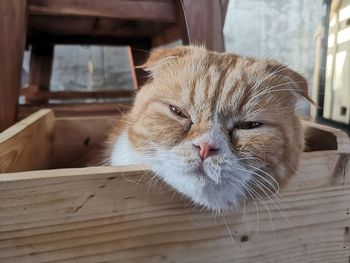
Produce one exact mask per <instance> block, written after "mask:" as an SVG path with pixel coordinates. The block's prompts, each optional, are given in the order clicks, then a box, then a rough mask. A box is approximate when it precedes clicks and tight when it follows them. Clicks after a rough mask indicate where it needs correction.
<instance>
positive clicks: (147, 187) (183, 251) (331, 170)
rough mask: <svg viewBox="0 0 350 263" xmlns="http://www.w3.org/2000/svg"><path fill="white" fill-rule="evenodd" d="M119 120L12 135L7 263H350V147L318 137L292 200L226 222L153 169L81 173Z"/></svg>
mask: <svg viewBox="0 0 350 263" xmlns="http://www.w3.org/2000/svg"><path fill="white" fill-rule="evenodd" d="M112 123H113V122H112V121H111V120H110V119H108V118H97V117H95V118H57V119H56V118H55V117H54V115H53V113H52V112H51V111H49V110H41V111H39V112H37V113H35V114H33V115H31V116H30V117H28V118H27V119H25V120H23V121H21V122H20V123H18V124H16V125H14V126H13V127H11V128H10V129H8V130H7V131H5V132H4V133H2V134H1V135H0V171H1V172H3V173H2V174H0V262H2V263H7V262H10V263H15V262H33V263H39V262H74V263H78V262H83V263H89V262H201V263H202V262H235V263H236V262H244V263H247V262H263V263H265V262H279V263H284V262H285V263H287V262H288V263H294V262H325V263H326V262H327V263H329V262H343V263H348V262H349V261H350V172H349V167H348V165H349V153H350V143H349V138H348V137H347V136H346V135H345V134H344V133H342V132H341V131H339V130H337V129H333V128H330V127H326V126H321V125H317V124H312V123H308V122H305V126H308V127H310V134H311V135H310V139H309V145H310V147H309V149H310V151H309V152H305V153H303V156H302V161H301V166H300V169H299V172H298V175H297V176H295V177H294V179H293V180H292V181H291V182H290V184H289V186H288V187H287V188H285V189H283V191H282V192H281V197H280V198H274V199H273V200H265V201H262V202H261V203H257V204H256V205H255V204H251V205H250V206H247V207H246V208H242V209H241V210H238V211H237V212H236V213H235V214H233V215H229V216H225V217H221V216H216V217H215V216H213V215H212V214H211V213H209V212H203V211H197V210H196V209H194V208H191V207H188V205H186V204H188V203H187V201H186V200H185V199H183V198H181V197H178V196H177V195H176V194H174V193H173V192H171V191H168V190H167V189H166V187H165V186H164V184H161V183H160V182H158V183H157V184H156V183H155V182H156V181H157V179H155V178H154V177H152V175H150V173H147V170H145V168H144V167H142V166H122V167H90V168H66V169H50V170H45V169H47V168H55V167H56V168H58V167H72V166H74V165H77V163H78V160H80V158H81V157H83V155H84V153H86V152H87V150H88V149H90V148H91V147H94V145H96V144H98V143H99V142H100V141H101V140H103V139H104V136H105V133H106V131H107V129H108V128H109V127H110V126H111V124H112Z"/></svg>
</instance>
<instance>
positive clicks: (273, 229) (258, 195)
mask: <svg viewBox="0 0 350 263" xmlns="http://www.w3.org/2000/svg"><path fill="white" fill-rule="evenodd" d="M252 183H253V182H252ZM253 185H255V184H254V183H253ZM255 186H257V187H258V188H259V186H258V185H255ZM248 187H250V186H249V185H248ZM250 189H251V190H252V191H253V192H254V193H255V194H256V197H257V198H258V201H259V202H260V204H262V205H263V206H264V207H265V209H266V211H267V214H268V216H269V219H270V224H271V228H272V231H273V232H274V233H275V227H274V224H273V218H272V213H271V211H270V209H269V208H268V206H267V205H266V203H265V201H264V200H263V197H262V196H261V195H260V194H259V193H258V192H257V191H256V190H255V189H254V188H253V187H250ZM262 191H263V192H264V190H262ZM264 193H265V192H264ZM265 194H266V193H265ZM266 197H267V198H269V196H268V195H267V194H266Z"/></svg>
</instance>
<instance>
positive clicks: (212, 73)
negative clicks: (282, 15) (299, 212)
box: [128, 47, 309, 212]
mask: <svg viewBox="0 0 350 263" xmlns="http://www.w3.org/2000/svg"><path fill="white" fill-rule="evenodd" d="M145 67H146V69H147V70H148V71H149V72H150V75H151V80H150V81H149V82H148V83H147V84H146V85H145V86H144V87H142V88H141V90H140V91H139V92H138V94H137V95H136V100H135V103H134V106H133V109H132V111H131V112H130V115H129V118H130V120H129V123H131V124H130V125H129V127H128V136H129V140H130V142H131V145H132V147H133V148H134V149H136V150H137V151H138V152H139V153H140V154H141V159H142V160H141V162H143V163H144V164H147V165H148V166H150V167H151V169H152V170H153V171H154V172H155V173H156V174H158V176H160V177H161V178H162V179H163V180H164V181H166V182H167V183H168V184H169V185H171V186H172V187H173V188H175V189H176V190H177V191H178V192H180V193H183V194H184V195H185V196H187V197H189V198H190V199H191V200H192V201H193V202H194V203H195V204H199V205H202V206H204V207H206V208H209V209H211V210H215V211H218V212H224V211H228V210H231V209H233V208H235V207H237V206H238V205H239V204H240V203H241V202H242V201H243V200H250V199H252V198H259V197H260V196H261V197H264V196H266V195H271V194H273V193H274V192H276V191H277V189H278V187H279V186H278V184H281V183H283V182H286V181H287V180H288V179H289V178H290V177H291V176H292V175H293V174H294V173H295V171H296V169H297V165H298V161H299V157H300V154H301V152H302V150H303V134H302V130H301V125H300V122H299V119H298V117H297V116H296V115H295V113H294V107H295V103H296V101H297V97H298V96H300V95H301V96H303V97H305V98H307V99H309V97H308V95H307V84H306V81H305V79H304V78H303V77H301V76H300V75H299V74H297V73H296V72H294V71H292V70H291V69H289V68H287V67H286V66H284V65H281V64H278V63H276V62H274V61H271V60H256V59H252V58H247V57H241V56H237V55H233V54H227V53H214V52H209V51H207V50H206V49H205V48H202V47H177V48H172V49H163V50H156V51H154V52H153V53H152V54H151V55H150V58H149V60H148V61H147V62H146V64H145Z"/></svg>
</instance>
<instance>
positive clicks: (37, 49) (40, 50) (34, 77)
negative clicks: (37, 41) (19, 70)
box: [26, 45, 54, 103]
mask: <svg viewBox="0 0 350 263" xmlns="http://www.w3.org/2000/svg"><path fill="white" fill-rule="evenodd" d="M53 57H54V46H53V45H32V48H31V51H30V70H29V83H28V84H29V87H28V89H27V91H30V92H28V94H33V93H36V92H39V91H42V92H45V91H46V92H48V91H49V90H50V80H51V72H52V65H53ZM26 101H27V102H30V101H37V102H41V103H47V102H48V99H47V98H39V97H35V96H34V97H33V96H31V97H30V96H29V95H28V96H26Z"/></svg>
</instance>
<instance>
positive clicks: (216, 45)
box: [181, 0, 225, 52]
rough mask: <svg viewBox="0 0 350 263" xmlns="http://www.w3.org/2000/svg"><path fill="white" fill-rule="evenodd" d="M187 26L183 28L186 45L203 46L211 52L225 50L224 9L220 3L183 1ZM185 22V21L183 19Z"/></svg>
mask: <svg viewBox="0 0 350 263" xmlns="http://www.w3.org/2000/svg"><path fill="white" fill-rule="evenodd" d="M181 2H182V7H183V8H184V16H185V18H186V22H187V25H186V24H182V27H183V40H184V44H196V45H201V44H203V45H204V46H206V47H207V48H208V49H209V50H213V51H219V52H222V51H224V50H225V46H224V35H223V19H224V15H223V9H222V6H221V2H220V1H212V0H202V1H201V4H200V5H198V3H197V2H195V1H192V0H181ZM182 20H183V19H182Z"/></svg>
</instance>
